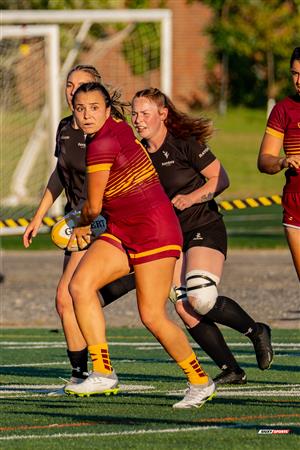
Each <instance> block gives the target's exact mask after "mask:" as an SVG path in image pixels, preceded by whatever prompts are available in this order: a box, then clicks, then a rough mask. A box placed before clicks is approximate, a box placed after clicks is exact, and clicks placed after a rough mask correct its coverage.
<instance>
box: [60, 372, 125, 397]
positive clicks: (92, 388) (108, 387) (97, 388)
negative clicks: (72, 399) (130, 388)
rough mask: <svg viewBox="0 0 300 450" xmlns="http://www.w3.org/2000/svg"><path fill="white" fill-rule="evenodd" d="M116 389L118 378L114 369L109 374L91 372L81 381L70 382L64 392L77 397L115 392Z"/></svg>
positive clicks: (116, 391)
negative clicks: (77, 382)
mask: <svg viewBox="0 0 300 450" xmlns="http://www.w3.org/2000/svg"><path fill="white" fill-rule="evenodd" d="M118 391H119V380H118V377H117V375H116V372H115V371H113V372H112V373H111V374H109V375H105V374H100V373H99V372H92V373H91V374H90V375H89V376H88V377H87V378H86V379H85V380H84V381H83V382H82V383H80V384H70V385H68V386H67V387H66V388H65V393H66V394H68V395H76V396H78V397H89V396H90V395H101V394H104V395H110V394H117V393H118Z"/></svg>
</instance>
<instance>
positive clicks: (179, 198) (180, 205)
mask: <svg viewBox="0 0 300 450" xmlns="http://www.w3.org/2000/svg"><path fill="white" fill-rule="evenodd" d="M171 202H172V203H173V205H174V206H175V208H177V209H179V210H180V211H183V210H184V209H186V208H189V207H190V206H192V205H193V204H194V202H193V201H192V199H191V196H190V194H187V195H181V194H178V195H175V197H174V198H173V199H172V200H171Z"/></svg>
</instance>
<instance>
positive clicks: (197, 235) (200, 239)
mask: <svg viewBox="0 0 300 450" xmlns="http://www.w3.org/2000/svg"><path fill="white" fill-rule="evenodd" d="M203 239H204V238H203V237H202V236H201V233H196V236H195V237H194V238H193V241H203Z"/></svg>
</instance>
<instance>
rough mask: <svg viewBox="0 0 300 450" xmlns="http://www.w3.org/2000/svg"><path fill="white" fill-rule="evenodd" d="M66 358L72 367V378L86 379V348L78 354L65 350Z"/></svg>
mask: <svg viewBox="0 0 300 450" xmlns="http://www.w3.org/2000/svg"><path fill="white" fill-rule="evenodd" d="M67 353H68V357H69V360H70V363H71V366H72V377H76V378H83V379H84V378H86V377H87V371H88V367H87V366H88V349H87V347H86V348H84V349H83V350H79V351H78V352H71V351H70V350H67Z"/></svg>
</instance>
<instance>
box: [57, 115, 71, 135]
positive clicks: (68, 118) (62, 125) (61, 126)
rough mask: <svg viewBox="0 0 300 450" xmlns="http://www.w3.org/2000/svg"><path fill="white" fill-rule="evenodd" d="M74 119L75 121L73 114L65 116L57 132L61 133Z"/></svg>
mask: <svg viewBox="0 0 300 450" xmlns="http://www.w3.org/2000/svg"><path fill="white" fill-rule="evenodd" d="M72 121H73V116H72V115H70V116H67V117H64V118H63V119H61V121H60V122H59V124H58V127H57V132H58V133H59V132H60V131H61V130H62V129H63V128H65V127H67V126H69V125H71V124H72Z"/></svg>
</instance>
